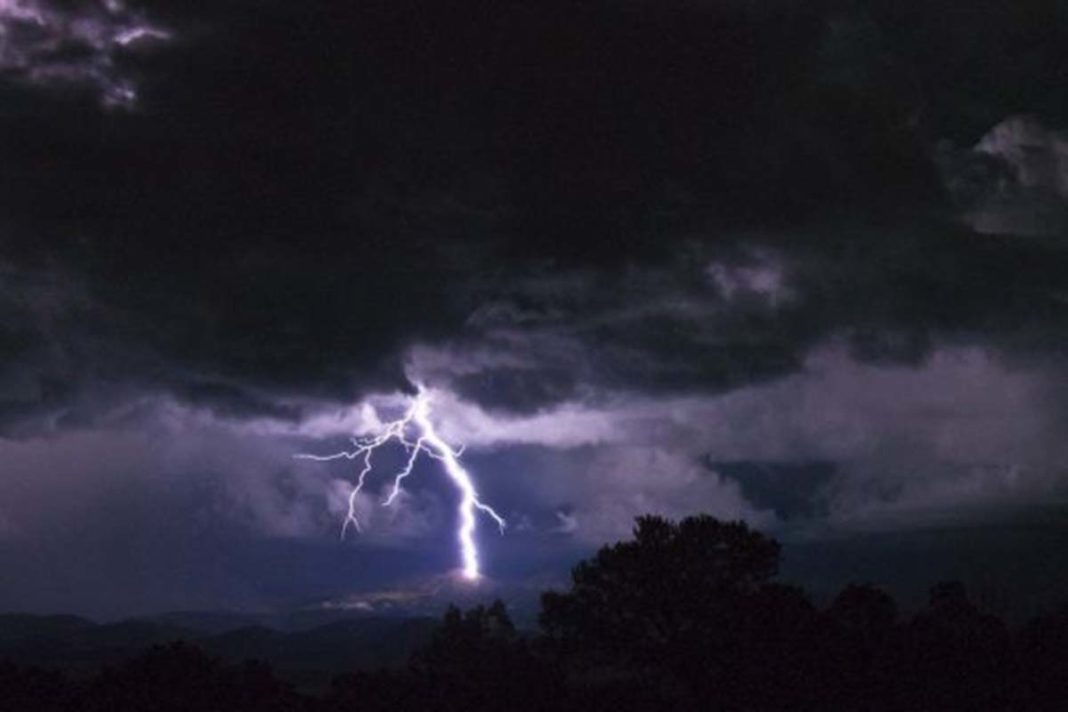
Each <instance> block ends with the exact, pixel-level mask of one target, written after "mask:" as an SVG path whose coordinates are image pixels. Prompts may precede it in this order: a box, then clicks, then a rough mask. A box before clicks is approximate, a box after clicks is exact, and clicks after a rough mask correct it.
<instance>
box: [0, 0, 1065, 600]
mask: <svg viewBox="0 0 1068 712" xmlns="http://www.w3.org/2000/svg"><path fill="white" fill-rule="evenodd" d="M758 5H759V7H758ZM869 5H870V6H869V7H865V8H861V7H860V6H854V5H843V6H841V7H839V6H838V5H836V4H825V3H794V2H782V3H760V4H753V3H697V2H661V3H634V2H626V3H622V2H614V1H607V2H596V3H584V2H575V1H573V0H546V1H544V2H539V3H534V4H531V3H519V4H504V5H502V6H500V7H494V8H493V9H492V10H487V9H486V8H481V9H479V10H478V11H477V12H475V11H472V12H461V11H458V10H457V9H456V8H453V7H448V8H446V7H440V8H437V7H433V4H432V3H425V2H420V1H418V0H399V1H398V2H393V3H352V2H327V3H322V4H317V5H316V6H315V7H314V8H312V7H309V6H306V5H303V4H299V3H283V2H274V1H273V0H272V1H268V2H263V3H259V4H258V5H257V7H256V8H255V10H254V11H252V10H249V9H248V8H245V7H243V6H242V4H241V3H227V2H220V3H211V4H197V3H193V4H182V3H178V4H168V3H155V2H144V3H133V2H129V3H119V2H112V1H111V0H109V1H108V2H99V3H97V2H58V1H56V2H53V1H51V0H25V1H21V2H15V1H12V2H3V1H2V0H0V92H2V94H3V96H4V100H5V104H4V106H5V110H4V112H2V113H0V151H2V153H3V155H4V157H5V158H4V161H3V164H2V165H0V176H2V178H3V180H2V183H0V186H2V190H3V191H4V197H5V199H4V201H3V202H2V205H3V207H2V208H0V463H3V464H2V465H0V470H2V472H3V475H2V477H0V493H2V496H0V565H3V566H5V567H7V568H10V567H28V568H25V570H26V571H27V574H26V576H25V578H24V580H23V581H22V582H20V583H19V585H18V587H17V588H14V589H11V591H8V592H0V607H32V606H34V605H37V606H43V607H55V608H63V607H72V606H74V605H76V604H74V603H70V602H71V601H75V600H76V598H77V597H76V595H75V593H74V592H75V591H78V592H82V593H81V594H79V595H85V596H86V598H85V599H84V601H85V602H84V604H83V609H84V610H93V611H101V612H107V613H114V612H119V611H122V610H132V609H139V610H142V609H143V610H150V609H159V608H165V607H185V608H190V607H211V606H215V605H224V604H225V605H233V606H238V607H240V606H250V605H263V606H269V605H282V604H291V603H293V602H294V601H304V602H306V601H308V600H319V599H325V598H330V597H334V596H344V595H347V594H349V593H351V592H352V591H354V590H369V589H371V588H389V587H390V586H393V585H394V584H395V583H396V582H397V581H399V580H401V579H402V578H404V580H411V576H412V575H414V574H417V573H428V574H429V573H434V572H440V571H441V570H443V569H445V568H448V567H449V566H452V565H453V564H454V562H453V561H452V556H453V552H452V549H451V542H450V541H446V540H445V539H447V537H445V538H443V537H441V532H442V531H445V530H447V529H448V527H449V525H450V523H451V517H452V516H453V515H452V509H453V507H452V502H453V500H452V499H450V498H451V497H454V496H455V495H454V494H453V493H451V492H450V491H449V490H448V488H447V487H445V486H443V485H442V483H441V482H440V478H438V477H435V474H434V470H433V463H425V464H423V465H420V466H419V467H418V468H417V470H416V472H415V473H413V477H412V478H411V487H410V488H409V490H408V492H407V494H406V495H405V497H404V498H403V499H402V500H399V501H398V502H397V503H396V505H397V506H394V507H391V508H388V509H386V508H382V507H381V506H379V505H380V499H381V498H380V496H379V495H380V493H379V492H378V491H376V490H375V489H374V488H373V487H372V488H369V490H368V491H367V492H365V493H361V496H360V497H359V498H358V499H357V506H358V513H359V514H360V516H361V520H362V521H366V522H367V524H368V526H367V528H366V529H367V533H366V534H364V535H362V537H361V538H360V539H359V540H352V539H349V540H346V541H344V542H339V541H338V537H337V534H338V529H339V527H340V522H339V518H340V516H341V514H342V512H343V508H344V506H345V505H346V500H347V497H348V494H349V491H350V489H349V488H350V487H351V477H352V476H353V474H354V473H353V472H352V470H351V467H350V468H347V469H346V467H345V465H344V463H341V464H330V465H324V464H322V463H308V462H302V461H295V460H294V459H293V458H292V455H293V454H294V453H297V452H309V451H327V452H331V451H336V450H337V449H338V444H339V443H340V444H342V447H344V444H345V443H346V442H347V438H348V437H350V436H352V435H354V434H359V433H361V432H366V431H367V430H369V429H370V428H371V427H372V426H373V425H374V424H375V422H377V421H376V418H379V417H384V415H385V413H386V412H387V411H389V410H390V409H391V408H392V409H396V408H397V407H398V406H399V405H401V404H402V403H403V400H404V398H405V396H406V394H411V393H412V392H413V389H414V387H415V384H416V383H421V384H423V385H425V386H426V387H427V388H428V389H429V390H430V391H431V392H432V393H433V397H434V417H435V418H436V419H437V421H438V425H439V427H440V429H441V431H442V433H443V434H445V435H446V437H447V438H448V439H449V440H450V441H452V442H454V443H456V444H464V445H466V446H467V448H468V449H467V451H466V452H465V458H466V461H467V462H468V464H469V465H470V466H471V468H472V470H473V471H474V472H475V473H476V476H477V479H478V482H479V486H480V487H481V488H482V490H483V494H484V496H485V498H486V499H487V501H492V502H493V503H494V506H495V507H498V508H499V509H500V510H501V511H502V514H504V515H505V516H506V518H507V519H508V520H509V522H510V524H511V527H510V529H509V530H508V534H507V536H506V537H504V538H492V539H491V540H489V541H487V542H486V543H485V547H486V559H487V566H488V567H489V570H490V571H491V572H492V571H497V572H499V573H500V572H503V573H501V575H502V576H511V577H513V578H517V579H519V578H529V577H533V576H535V574H537V575H539V576H540V575H542V574H543V573H544V572H545V571H546V570H552V571H561V570H563V569H564V568H565V566H566V563H568V562H570V561H571V560H572V559H573V558H574V556H575V555H577V553H576V552H581V551H587V550H588V549H589V547H590V546H593V545H596V544H598V543H601V542H604V541H606V540H610V539H613V538H616V537H619V536H623V535H625V534H626V532H627V531H628V530H629V527H630V523H631V521H632V519H633V517H634V516H636V515H638V514H642V513H646V512H661V513H665V514H669V515H671V516H683V515H685V514H688V513H692V512H696V511H707V512H711V513H713V514H715V515H717V516H721V517H726V518H745V519H747V520H749V521H751V522H752V523H754V524H756V525H758V526H761V527H764V528H767V529H769V530H771V531H774V532H775V533H777V534H779V535H781V536H784V537H792V538H793V539H794V540H797V541H811V540H813V539H818V538H819V537H824V536H827V537H830V536H852V535H853V534H855V533H857V532H866V533H871V532H888V531H889V532H908V531H915V530H918V529H921V528H930V527H953V526H963V525H965V524H967V525H969V526H971V525H975V526H986V525H987V524H989V523H991V522H1003V521H1005V519H1006V518H1009V517H1017V518H1019V519H1021V520H1023V521H1027V522H1031V521H1034V520H1035V518H1040V516H1039V513H1040V512H1042V511H1047V510H1049V509H1050V508H1053V509H1056V508H1058V507H1061V506H1063V501H1064V496H1065V489H1066V486H1068V470H1066V466H1068V452H1066V451H1065V449H1064V446H1063V444H1062V441H1063V437H1062V433H1063V432H1064V428H1065V426H1066V425H1068V411H1066V410H1065V408H1064V406H1063V404H1062V403H1063V401H1064V398H1063V395H1064V393H1065V390H1064V389H1065V388H1066V376H1068V367H1066V364H1065V361H1064V354H1063V344H1064V343H1065V339H1066V338H1068V322H1066V320H1065V316H1064V315H1065V309H1066V308H1068V249H1066V244H1065V243H1064V241H1063V240H1061V237H1062V235H1063V234H1064V232H1065V229H1068V221H1066V220H1065V216H1066V215H1068V213H1066V212H1065V205H1066V202H1065V201H1066V200H1068V192H1066V185H1068V184H1066V178H1065V176H1066V175H1068V174H1066V168H1065V166H1066V163H1065V161H1066V160H1068V159H1066V158H1065V155H1066V154H1065V145H1066V140H1065V135H1064V130H1065V127H1068V115H1066V114H1065V112H1064V107H1065V106H1068V100H1066V95H1065V93H1066V92H1068V85H1065V84H1064V83H1063V82H1062V81H1061V77H1060V74H1059V73H1058V71H1057V67H1059V66H1061V58H1062V55H1063V52H1064V50H1063V48H1064V47H1065V46H1068V36H1066V35H1068V32H1066V27H1068V26H1066V25H1065V23H1064V22H1058V21H1057V18H1058V17H1059V15H1058V13H1059V10H1058V9H1057V8H1056V7H1054V5H1055V4H1054V3H1049V4H1047V5H1048V6H1046V5H1044V4H1042V3H1039V6H1033V7H1030V6H1029V7H1028V8H1022V7H1020V6H1019V4H1017V3H1009V2H1004V3H1002V2H992V3H984V4H982V8H978V6H977V8H978V9H977V8H971V7H969V8H966V9H961V10H959V11H954V12H953V13H952V22H947V21H946V17H945V16H943V14H942V11H941V10H939V9H937V8H932V7H929V4H924V3H870V4H869ZM413 18H419V19H418V21H416V20H414V19H413ZM461 18H462V19H461ZM1020 43H1025V44H1026V45H1027V48H1028V52H1027V57H1028V58H1029V60H1028V61H1027V62H1009V63H1005V64H1004V65H1003V66H1002V65H997V64H996V63H995V64H992V63H991V62H989V61H987V57H988V53H989V52H990V48H991V47H1008V48H1012V47H1016V46H1018V45H1019V44H1020ZM1006 51H1008V50H1006ZM1014 56H1015V55H1014ZM965 78H966V79H965ZM119 105H121V106H122V107H124V108H125V109H126V110H123V111H116V110H115V109H116V107H117V106H119ZM376 409H377V410H376ZM396 456H397V453H389V452H386V453H384V455H383V457H384V460H383V462H382V466H383V467H384V468H386V469H388V468H390V467H392V466H393V465H394V464H395V463H393V462H392V459H395V458H396ZM391 458H392V459H391ZM1058 511H1059V510H1058ZM142 528H143V529H145V530H151V531H153V532H154V533H153V534H152V535H150V536H146V537H143V538H141V539H140V540H139V542H138V547H139V548H138V549H137V551H135V552H134V554H133V556H134V558H135V560H136V563H135V564H131V565H130V568H128V569H124V568H123V566H122V565H120V564H119V563H117V557H118V556H119V555H118V553H116V552H118V550H119V548H120V545H119V542H123V541H125V540H127V539H130V538H132V535H131V532H135V531H137V532H139V531H141V530H142ZM1058 531H1060V530H1058ZM85 532H90V533H92V534H91V535H83V533H85ZM1058 536H1060V535H1059V534H1058ZM29 542H34V543H33V544H32V545H31V544H30V543H29ZM42 557H43V558H42ZM31 560H32V561H41V560H45V561H48V562H50V564H49V565H47V566H46V565H43V564H34V565H33V566H30V565H29V564H28V563H27V562H30V561H31ZM165 560H170V561H171V562H172V563H173V566H171V567H170V568H168V567H167V566H165V565H164V564H163V563H161V562H163V561H165ZM86 562H91V563H92V564H93V566H90V564H89V563H86ZM278 562H282V563H278ZM301 562H304V563H301ZM442 562H446V563H442ZM286 566H289V567H291V570H299V571H301V572H302V573H301V575H293V574H292V573H291V571H290V572H287V571H286V570H285V567H286ZM93 567H95V569H94V568H93ZM94 570H99V571H101V572H103V573H101V574H99V575H97V574H94V573H93V571H94ZM57 572H64V573H62V575H60V574H58V573H57ZM401 572H404V573H405V577H401V576H400V573H401ZM491 575H492V574H491ZM49 581H57V582H58V583H55V584H50V583H49ZM190 582H195V583H190ZM119 589H121V590H123V591H126V592H129V593H127V594H123V596H125V597H120V598H114V597H113V596H112V593H113V592H114V591H116V590H119ZM43 591H44V592H46V593H47V595H44V594H42V592H43ZM89 592H91V593H89ZM5 596H6V598H5ZM42 596H43V597H42ZM120 599H121V600H120ZM34 601H37V603H33V602H34Z"/></svg>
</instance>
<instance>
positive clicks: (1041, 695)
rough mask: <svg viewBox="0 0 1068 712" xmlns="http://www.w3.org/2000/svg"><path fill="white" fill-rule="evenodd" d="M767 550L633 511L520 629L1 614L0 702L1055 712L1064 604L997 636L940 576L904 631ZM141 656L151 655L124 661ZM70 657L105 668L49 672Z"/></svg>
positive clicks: (694, 521) (869, 594)
mask: <svg viewBox="0 0 1068 712" xmlns="http://www.w3.org/2000/svg"><path fill="white" fill-rule="evenodd" d="M779 556H780V547H779V544H778V542H776V541H774V540H773V539H770V538H768V537H766V536H764V535H762V534H760V533H759V532H755V531H753V530H751V529H749V528H748V527H747V526H746V525H745V524H744V523H741V522H721V521H719V520H716V519H714V518H712V517H708V516H699V517H691V518H688V519H684V520H682V521H681V522H678V523H675V522H671V521H668V520H665V519H662V518H659V517H642V518H640V519H639V520H638V522H637V526H636V527H635V530H634V539H633V540H630V541H626V542H620V543H617V544H615V545H612V546H606V547H604V548H602V549H601V550H600V551H599V552H598V553H597V554H596V555H595V556H594V557H593V558H592V559H589V560H587V561H584V562H582V563H580V564H579V565H578V566H577V567H576V568H575V569H574V570H573V572H572V583H571V587H570V589H569V590H567V591H563V592H547V593H545V594H544V595H543V596H542V606H541V614H540V617H539V630H538V632H536V633H532V634H524V633H521V632H520V631H518V630H517V629H516V627H515V626H514V625H513V623H512V621H511V619H510V618H509V616H508V613H507V611H506V609H505V607H504V605H503V604H502V603H500V602H499V601H498V602H496V603H494V604H493V605H490V606H477V607H475V608H473V609H470V610H468V611H467V612H463V613H462V612H461V611H460V610H459V609H456V608H450V610H449V611H448V612H447V613H446V614H445V617H444V619H443V620H442V621H440V622H438V623H436V624H433V627H431V623H430V622H428V621H426V620H424V619H409V620H403V619H392V620H385V619H367V620H363V621H359V620H357V621H342V622H337V623H334V624H331V625H327V626H320V627H318V628H314V629H312V630H306V631H295V632H288V633H287V632H281V631H275V630H270V629H266V628H262V627H246V628H240V629H238V630H235V631H231V632H227V633H214V634H210V635H204V634H199V635H197V634H195V632H193V631H191V630H190V629H184V628H181V627H171V628H167V626H166V624H165V623H163V622H156V623H151V624H150V623H145V622H141V623H136V622H135V623H128V624H117V625H113V626H96V625H94V624H92V623H90V622H88V621H85V620H83V619H79V618H76V617H72V616H56V617H50V618H39V617H37V618H35V617H21V618H20V617H6V618H4V619H3V620H0V623H3V625H0V656H7V657H9V658H12V659H15V658H17V659H19V660H20V662H18V663H16V662H2V663H0V708H2V709H4V710H12V711H13V712H17V711H20V710H27V711H30V710H56V711H59V710H79V711H89V712H92V711H95V710H101V711H103V710H108V711H109V712H126V711H135V710H136V711H140V710H145V711H148V710H153V711H158V712H168V711H170V710H174V711H175V712H177V711H179V710H181V711H189V712H193V711H196V712H210V711H212V710H229V711H232V712H241V711H242V710H256V711H257V712H270V711H271V710H308V711H309V712H311V711H320V710H321V711H323V712H326V711H332V710H352V709H359V710H372V711H373V710H390V711H391V712H399V711H404V710H413V711H415V710H456V711H457V712H460V711H461V710H463V711H469V710H567V709H575V710H612V711H613V712H618V711H620V710H646V709H656V710H660V709H663V710H668V709H670V710H697V709H701V710H754V711H755V710H872V711H881V710H887V711H890V710H894V711H897V710H900V711H901V712H905V711H909V712H911V711H913V710H1068V607H1065V608H1063V609H1061V610H1060V611H1058V612H1055V613H1052V614H1047V615H1044V616H1041V617H1039V618H1036V619H1034V620H1032V621H1030V622H1028V623H1027V624H1026V625H1024V626H1022V627H1020V628H1019V629H1016V630H1010V629H1009V628H1008V627H1007V626H1006V625H1005V624H1004V623H1003V622H1002V621H1001V620H999V619H998V618H997V617H995V616H993V615H990V614H988V613H985V612H983V611H981V610H979V609H978V608H977V607H976V606H975V605H974V604H973V603H972V602H971V601H969V599H968V596H967V593H966V591H965V590H964V586H963V585H962V584H959V583H955V582H944V583H939V584H937V585H935V586H934V587H933V588H931V591H930V600H929V603H928V606H927V607H926V609H925V610H923V611H921V612H919V613H917V614H916V615H915V616H912V617H910V618H903V617H901V616H899V614H898V608H897V604H896V603H895V601H894V600H893V599H892V598H891V597H890V596H889V595H888V594H886V593H885V592H883V591H881V590H880V589H878V588H876V587H874V586H870V585H866V584H851V585H849V586H847V587H846V588H845V589H844V590H842V591H841V592H840V593H839V594H838V596H837V597H836V598H835V599H834V600H833V601H832V602H831V604H830V605H829V606H827V607H826V608H825V609H823V610H819V609H817V608H816V607H815V606H814V605H813V604H812V603H811V602H810V601H809V599H808V597H807V596H806V594H805V592H804V591H803V590H801V589H800V588H798V587H796V586H791V585H789V584H786V583H782V582H779V581H777V580H776V577H777V573H778V566H779ZM162 639H170V640H173V639H184V640H186V641H192V642H168V643H166V644H158V643H160V641H161V640H162ZM108 641H111V642H112V643H113V645H112V647H110V648H109V647H108V645H107V642H108ZM138 643H140V644H142V645H149V644H153V643H157V644H155V645H152V647H150V648H149V649H148V650H147V651H144V652H141V653H140V654H138V655H137V656H136V657H124V655H123V654H122V651H126V652H127V653H128V651H129V650H130V648H131V647H133V646H135V645H136V644H138ZM79 646H82V647H81V648H79ZM79 650H81V651H82V652H85V651H94V655H97V656H99V658H98V659H97V660H96V662H97V665H98V666H99V664H100V663H102V662H103V663H110V664H107V665H105V666H104V667H103V668H102V669H100V670H99V671H98V672H95V673H94V674H91V675H84V674H83V675H78V674H77V671H68V672H62V671H59V670H56V669H54V668H55V667H56V666H57V665H61V664H63V663H64V662H66V663H69V662H70V661H71V660H73V659H79V658H78V657H77V653H78V652H79ZM407 650H414V652H413V653H412V654H411V655H410V656H409V657H408V658H407V661H406V662H405V663H404V664H396V665H392V666H390V664H391V663H395V662H397V661H398V660H399V657H400V656H401V655H402V653H405V652H406V651H407ZM108 651H110V653H109V652H108ZM109 654H110V655H112V656H113V657H111V658H109V657H108V655H109ZM64 656H66V657H64ZM72 656H73V657H72ZM242 658H258V659H259V660H260V661H252V660H247V661H245V662H236V661H238V660H240V659H242ZM263 660H267V661H270V662H263ZM27 661H35V662H36V663H37V664H34V665H31V664H28V663H27ZM83 661H84V662H88V660H85V659H83ZM325 661H332V662H333V663H334V664H336V663H338V662H339V661H340V663H341V664H343V665H344V666H347V667H346V669H347V670H348V672H345V673H344V674H340V675H337V676H335V677H334V678H333V680H332V682H331V683H330V684H329V686H328V687H324V688H322V689H321V690H319V691H315V692H312V691H309V688H308V687H307V686H303V687H302V686H301V685H300V684H299V681H297V682H294V681H293V680H292V678H291V677H289V678H287V677H286V676H285V675H283V674H279V673H276V672H275V671H274V669H273V668H272V664H273V665H275V666H277V667H278V668H279V670H284V669H286V668H288V669H290V670H292V669H294V668H293V666H296V667H297V668H300V667H301V666H303V668H304V669H305V670H311V669H313V668H314V667H315V666H316V665H319V666H324V668H329V667H330V665H327V664H326V662H325ZM68 667H69V665H68ZM48 668H53V669H51V670H50V669H48Z"/></svg>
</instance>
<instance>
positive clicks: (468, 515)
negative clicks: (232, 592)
mask: <svg viewBox="0 0 1068 712" xmlns="http://www.w3.org/2000/svg"><path fill="white" fill-rule="evenodd" d="M352 442H353V445H355V447H354V449H352V450H342V451H341V452H336V453H333V454H330V455H311V454H300V455H295V457H297V458H299V459H302V460H315V461H317V462H328V461H331V460H355V461H357V462H359V463H360V473H359V475H358V476H357V478H356V484H355V485H354V486H353V488H352V490H350V492H349V497H348V512H347V513H346V514H345V520H344V523H343V524H342V526H341V536H342V537H344V536H345V533H346V532H347V531H348V528H349V527H350V526H351V527H353V528H355V529H356V530H357V531H360V522H359V520H358V519H357V518H356V506H357V503H358V501H359V495H360V493H361V492H362V491H363V487H364V484H365V483H366V481H367V477H368V476H369V475H372V474H373V473H374V469H375V464H374V460H373V458H374V455H375V453H376V452H377V451H378V450H379V449H380V448H382V447H383V446H386V445H389V444H391V443H394V444H397V445H400V446H401V447H403V448H404V450H405V451H406V453H407V457H406V459H405V461H404V464H403V466H402V467H401V468H400V469H399V470H398V471H397V473H396V474H395V475H394V476H393V486H392V487H391V488H390V491H389V495H388V496H387V497H386V498H385V500H383V502H382V504H383V505H385V506H389V505H391V504H393V502H394V501H395V500H396V499H397V496H398V495H399V494H400V492H401V484H402V483H403V482H404V480H405V478H407V477H408V476H409V475H411V474H412V470H413V469H414V468H415V464H416V462H417V461H418V460H419V457H420V455H425V456H427V457H429V458H431V459H433V460H437V461H438V462H440V463H441V467H442V469H443V470H444V471H445V474H446V475H447V476H448V478H449V480H450V481H451V482H452V483H453V485H455V486H456V489H457V490H458V491H459V493H460V506H459V523H458V525H457V527H458V531H457V538H458V539H459V543H460V555H461V557H462V559H463V569H462V570H463V575H464V577H466V578H468V579H471V580H474V579H477V578H479V576H480V575H481V571H480V569H479V554H478V544H477V543H476V541H475V528H476V526H477V519H478V515H479V513H481V514H484V515H486V516H487V517H489V518H490V519H492V520H493V521H494V522H495V523H496V524H497V527H498V528H499V529H500V531H501V533H504V527H505V522H504V518H503V517H501V516H500V515H499V514H497V512H495V511H494V510H493V508H492V507H490V506H489V505H488V504H485V503H484V502H483V501H482V500H481V499H480V498H479V496H478V491H477V490H476V489H475V484H474V481H473V480H472V478H471V473H470V472H468V471H467V469H465V468H464V466H463V464H462V463H461V462H460V456H461V454H462V452H463V450H462V448H453V447H452V446H451V445H449V444H448V443H446V442H445V441H444V440H443V439H442V438H441V436H440V435H438V433H437V430H436V429H435V428H434V424H433V422H432V421H431V419H430V393H429V392H428V391H427V390H426V389H425V388H424V387H423V386H419V387H418V391H417V393H416V395H415V396H414V397H413V398H412V399H411V403H410V404H409V405H408V408H407V410H406V411H405V412H404V415H403V416H402V417H400V418H399V419H397V420H393V421H390V422H387V423H385V424H383V425H382V426H381V427H380V428H378V432H376V433H374V434H371V435H366V436H362V437H358V438H353V440H352Z"/></svg>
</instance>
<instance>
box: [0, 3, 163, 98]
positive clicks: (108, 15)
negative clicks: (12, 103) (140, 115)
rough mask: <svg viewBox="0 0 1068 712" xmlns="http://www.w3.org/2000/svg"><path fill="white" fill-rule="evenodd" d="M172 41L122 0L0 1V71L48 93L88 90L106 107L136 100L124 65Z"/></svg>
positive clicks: (130, 79) (135, 89)
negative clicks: (140, 51)
mask: <svg viewBox="0 0 1068 712" xmlns="http://www.w3.org/2000/svg"><path fill="white" fill-rule="evenodd" d="M170 38H171V34H170V32H168V31H167V30H165V29H163V28H162V27H161V26H158V25H156V24H153V23H152V22H151V21H150V20H149V19H148V18H147V16H146V14H145V13H144V12H142V11H139V10H133V9H130V8H128V7H127V6H126V4H125V3H124V2H123V0H89V1H87V2H76V3H64V2H53V1H52V0H3V2H0V72H2V73H3V74H4V75H6V76H7V77H9V78H13V79H16V80H21V81H25V82H28V83H30V84H33V85H37V86H43V87H50V88H66V89H72V88H88V89H91V90H93V91H95V92H97V93H98V94H99V96H100V100H101V101H102V102H103V103H104V104H105V105H109V106H128V105H131V104H133V103H134V102H135V100H136V99H137V88H136V85H135V83H134V80H133V79H132V78H131V77H130V76H129V75H128V73H127V72H125V71H124V67H123V64H124V60H125V59H127V58H128V56H129V55H131V53H133V52H135V51H137V50H138V49H140V48H143V47H145V46H150V45H152V44H154V43H156V42H159V41H162V40H168V39H170Z"/></svg>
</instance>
